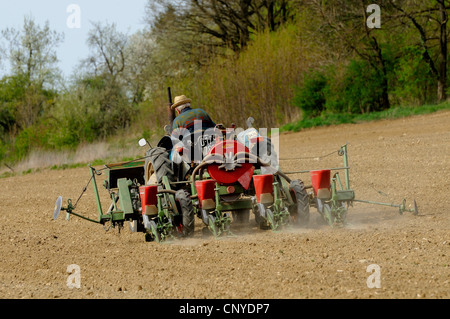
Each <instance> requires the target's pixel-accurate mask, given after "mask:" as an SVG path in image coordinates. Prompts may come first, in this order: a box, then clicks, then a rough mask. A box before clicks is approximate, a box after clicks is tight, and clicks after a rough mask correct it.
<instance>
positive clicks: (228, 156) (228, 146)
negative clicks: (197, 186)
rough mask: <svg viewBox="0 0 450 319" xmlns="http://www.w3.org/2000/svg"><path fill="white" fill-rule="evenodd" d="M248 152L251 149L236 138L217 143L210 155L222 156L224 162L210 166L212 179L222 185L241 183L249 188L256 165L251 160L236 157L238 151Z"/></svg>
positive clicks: (209, 170) (245, 187)
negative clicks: (235, 139)
mask: <svg viewBox="0 0 450 319" xmlns="http://www.w3.org/2000/svg"><path fill="white" fill-rule="evenodd" d="M242 152H245V153H248V152H249V149H248V148H247V147H245V145H244V144H242V143H239V142H237V141H234V140H225V141H222V142H219V143H217V144H216V145H214V147H213V148H212V149H211V150H210V152H209V154H208V155H211V154H214V155H215V157H219V158H220V157H221V156H222V159H223V160H222V163H215V164H211V165H209V166H208V173H209V175H210V176H211V178H212V179H214V180H215V181H216V182H218V183H219V184H222V185H231V184H235V183H237V182H238V183H240V184H241V185H242V187H244V189H248V188H249V186H250V182H251V180H252V176H253V172H254V170H255V167H254V166H253V164H252V163H250V162H249V160H245V159H244V158H240V159H239V158H238V159H237V158H236V157H235V155H236V154H238V153H242Z"/></svg>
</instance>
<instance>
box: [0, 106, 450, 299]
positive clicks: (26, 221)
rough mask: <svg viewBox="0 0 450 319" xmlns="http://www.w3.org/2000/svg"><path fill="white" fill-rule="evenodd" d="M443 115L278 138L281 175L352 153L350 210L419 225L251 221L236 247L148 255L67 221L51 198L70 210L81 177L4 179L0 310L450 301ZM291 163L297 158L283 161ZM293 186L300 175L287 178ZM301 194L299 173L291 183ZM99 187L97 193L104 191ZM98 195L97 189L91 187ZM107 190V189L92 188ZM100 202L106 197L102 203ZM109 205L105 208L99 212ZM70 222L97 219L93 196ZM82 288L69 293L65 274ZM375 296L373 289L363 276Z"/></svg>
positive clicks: (213, 245)
mask: <svg viewBox="0 0 450 319" xmlns="http://www.w3.org/2000/svg"><path fill="white" fill-rule="evenodd" d="M449 123H450V112H448V111H447V112H439V113H435V114H431V115H426V116H417V117H412V118H408V119H399V120H386V121H378V122H373V123H369V124H367V123H365V124H356V125H355V124H354V125H343V126H339V127H328V128H319V129H312V130H308V131H303V132H300V133H289V134H283V135H282V136H281V139H280V144H281V146H280V155H281V158H284V159H285V160H283V161H282V162H281V163H282V167H283V169H284V171H292V170H304V169H320V168H326V167H339V166H342V165H343V163H342V157H338V156H330V157H326V158H323V159H321V160H318V159H305V157H311V156H313V157H318V156H320V155H325V154H328V153H330V152H331V151H333V150H337V149H339V147H340V146H341V145H343V144H345V143H346V142H348V143H349V157H350V166H351V185H350V186H351V187H352V188H353V189H354V190H355V192H356V197H357V198H359V199H368V200H376V201H382V202H388V203H391V202H392V203H400V202H401V201H402V200H403V198H406V200H407V205H408V206H409V207H412V206H411V205H412V204H413V200H414V199H416V200H417V203H418V206H419V210H420V214H419V215H418V216H413V215H412V214H411V213H405V214H404V215H399V214H398V211H397V209H396V208H390V207H385V206H376V205H370V204H362V203H355V204H354V207H351V208H350V210H349V213H348V221H349V223H350V225H349V226H347V227H345V228H343V229H332V228H330V227H328V226H322V225H318V224H317V223H316V216H319V215H318V213H317V212H316V211H315V209H313V210H312V215H311V222H310V225H308V227H306V228H304V229H286V230H284V231H280V232H276V233H274V232H271V231H262V230H260V229H259V228H257V227H256V225H255V224H254V223H253V221H251V224H250V225H248V227H244V228H242V227H240V228H237V227H233V231H234V233H235V235H236V236H234V237H227V238H221V239H214V238H210V237H209V238H208V237H203V235H202V231H201V227H202V226H201V223H200V221H198V223H197V225H196V226H198V227H197V228H196V232H195V236H194V238H192V239H189V240H184V241H174V242H169V243H164V244H158V243H146V242H144V238H143V235H142V234H140V233H131V232H130V231H129V230H128V228H127V227H126V228H125V229H124V230H123V231H122V232H121V233H120V234H119V233H118V231H117V229H115V230H114V229H113V230H110V231H109V232H105V230H104V229H103V227H102V226H101V225H97V224H91V223H88V222H86V221H84V220H81V219H77V218H72V219H71V220H70V221H69V222H68V221H66V220H65V218H64V217H65V214H64V213H62V214H61V216H60V218H59V219H58V220H57V221H54V220H53V219H52V212H53V207H54V203H55V200H56V198H57V197H58V196H59V195H62V196H63V198H64V201H66V200H67V199H68V198H72V199H73V200H74V201H75V200H76V199H77V197H78V195H79V194H80V192H81V190H82V189H83V187H84V186H85V184H86V183H87V181H88V180H89V171H88V169H87V168H81V169H72V170H64V171H50V170H48V171H41V172H38V173H34V174H29V175H24V176H16V177H11V178H4V179H1V180H0V189H1V192H0V238H1V245H0V255H1V261H0V298H14V299H15V298H32V299H36V298H44V299H47V298H48V299H53V298H75V299H78V298H88V299H94V298H162V299H168V298H209V299H217V298H263V299H265V298H275V299H279V298H288V299H290V298H364V299H365V298H430V299H434V298H444V299H448V298H449V297H450V282H449V281H450V258H449V257H450V214H449V209H450V208H449V198H450V192H449V189H450V124H449ZM287 158H298V159H297V160H287ZM294 177H295V176H294ZM296 177H298V178H301V179H303V180H304V181H305V183H307V184H308V183H310V180H309V176H308V174H299V175H297V176H296ZM99 184H100V183H99ZM100 186H101V185H100ZM101 190H102V191H103V189H102V188H101ZM104 195H107V194H104ZM106 199H107V196H105V202H104V205H105V206H106V205H108V203H107V200H106ZM77 210H78V213H81V214H86V215H88V216H91V217H93V218H95V217H96V214H97V208H96V205H95V201H94V197H93V191H92V187H89V188H88V191H87V193H86V195H85V196H84V197H83V198H82V200H81V201H80V203H79V205H78V209H77ZM72 264H76V265H78V266H79V267H80V273H81V288H79V289H77V288H74V289H69V288H68V286H67V279H68V277H69V273H68V272H67V268H68V266H69V265H72ZM372 264H376V265H378V266H379V267H380V268H379V269H380V284H381V287H380V288H369V287H368V285H367V279H368V277H369V276H370V275H371V273H370V272H367V268H368V266H369V265H372Z"/></svg>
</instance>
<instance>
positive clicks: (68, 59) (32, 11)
mask: <svg viewBox="0 0 450 319" xmlns="http://www.w3.org/2000/svg"><path fill="white" fill-rule="evenodd" d="M146 3H147V0H13V1H9V0H0V30H4V29H6V28H8V27H9V28H11V27H12V28H15V29H18V30H20V29H21V28H22V26H23V21H24V16H30V15H31V16H32V17H33V18H34V20H35V21H36V22H37V23H38V24H39V25H41V26H43V25H44V23H45V21H47V20H48V21H49V24H50V28H51V29H52V30H54V31H57V32H59V33H61V32H62V33H64V42H63V43H62V44H61V46H60V47H59V48H58V51H57V52H58V58H59V60H60V63H59V66H60V68H61V70H62V71H63V73H64V74H65V75H67V76H69V75H70V74H71V73H72V71H73V68H74V67H75V66H76V65H77V63H78V62H79V61H80V60H81V59H83V58H85V57H86V56H87V55H88V52H89V51H88V49H87V46H86V39H87V33H88V32H89V29H90V28H91V22H109V23H113V22H115V23H116V24H117V28H118V30H120V31H122V32H127V33H129V34H132V33H134V32H135V31H137V30H140V29H143V28H144V23H143V19H144V12H145V5H146ZM71 5H76V6H77V7H78V8H79V9H80V14H79V17H80V19H79V21H80V27H79V28H78V27H77V26H76V25H74V24H73V23H74V22H76V21H77V20H75V19H74V18H75V16H74V14H76V11H74V10H72V11H69V12H68V8H73V6H72V7H70V6H71ZM68 20H69V24H68ZM71 23H72V24H71ZM69 26H71V27H69ZM7 67H8V63H7V62H6V63H5V62H3V67H2V68H1V69H0V74H1V75H4V73H5V72H6V71H7Z"/></svg>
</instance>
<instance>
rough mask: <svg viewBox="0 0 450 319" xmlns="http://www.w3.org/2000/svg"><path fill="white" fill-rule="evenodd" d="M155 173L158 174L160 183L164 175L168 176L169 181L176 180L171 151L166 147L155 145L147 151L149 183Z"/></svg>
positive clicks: (146, 172) (147, 176)
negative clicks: (170, 155) (170, 156)
mask: <svg viewBox="0 0 450 319" xmlns="http://www.w3.org/2000/svg"><path fill="white" fill-rule="evenodd" d="M153 174H155V175H156V179H157V182H158V184H160V183H161V181H162V178H163V176H167V178H168V179H169V181H174V180H175V174H174V172H173V170H172V162H171V161H170V158H169V152H168V151H167V149H165V148H164V147H155V148H152V149H150V150H148V151H147V158H146V159H145V182H146V184H148V182H149V180H150V177H151V176H152V175H153Z"/></svg>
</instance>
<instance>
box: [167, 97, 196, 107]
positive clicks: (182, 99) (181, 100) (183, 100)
mask: <svg viewBox="0 0 450 319" xmlns="http://www.w3.org/2000/svg"><path fill="white" fill-rule="evenodd" d="M191 102H192V100H191V99H188V98H187V97H186V96H184V95H181V96H176V97H175V100H174V102H173V104H172V110H173V109H175V108H177V107H178V106H180V105H183V104H186V103H191Z"/></svg>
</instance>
